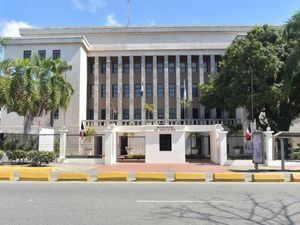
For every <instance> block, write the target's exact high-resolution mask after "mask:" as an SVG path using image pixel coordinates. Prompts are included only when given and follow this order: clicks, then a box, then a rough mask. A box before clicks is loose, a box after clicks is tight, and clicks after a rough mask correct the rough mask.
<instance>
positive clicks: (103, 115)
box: [101, 109, 106, 120]
mask: <svg viewBox="0 0 300 225" xmlns="http://www.w3.org/2000/svg"><path fill="white" fill-rule="evenodd" d="M105 118H106V111H105V109H101V120H105Z"/></svg>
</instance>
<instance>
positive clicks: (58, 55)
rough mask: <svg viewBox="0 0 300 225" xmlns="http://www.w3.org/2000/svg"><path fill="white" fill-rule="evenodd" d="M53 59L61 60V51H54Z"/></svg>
mask: <svg viewBox="0 0 300 225" xmlns="http://www.w3.org/2000/svg"><path fill="white" fill-rule="evenodd" d="M52 58H53V59H59V58H60V50H53V52H52Z"/></svg>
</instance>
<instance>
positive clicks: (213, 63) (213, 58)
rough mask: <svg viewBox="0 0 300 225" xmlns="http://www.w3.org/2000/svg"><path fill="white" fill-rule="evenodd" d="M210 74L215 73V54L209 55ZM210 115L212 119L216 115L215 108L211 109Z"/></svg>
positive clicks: (213, 74)
mask: <svg viewBox="0 0 300 225" xmlns="http://www.w3.org/2000/svg"><path fill="white" fill-rule="evenodd" d="M210 75H211V76H212V78H213V77H214V76H215V75H216V65H215V55H210ZM211 117H212V119H215V118H216V117H217V112H216V109H212V110H211Z"/></svg>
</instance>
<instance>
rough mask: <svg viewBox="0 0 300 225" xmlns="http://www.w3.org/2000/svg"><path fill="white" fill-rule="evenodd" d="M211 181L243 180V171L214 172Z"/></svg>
mask: <svg viewBox="0 0 300 225" xmlns="http://www.w3.org/2000/svg"><path fill="white" fill-rule="evenodd" d="M213 182H245V174H244V173H214V174H213Z"/></svg>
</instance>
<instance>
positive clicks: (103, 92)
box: [101, 84, 106, 98]
mask: <svg viewBox="0 0 300 225" xmlns="http://www.w3.org/2000/svg"><path fill="white" fill-rule="evenodd" d="M105 96H106V85H105V84H101V98H105Z"/></svg>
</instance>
